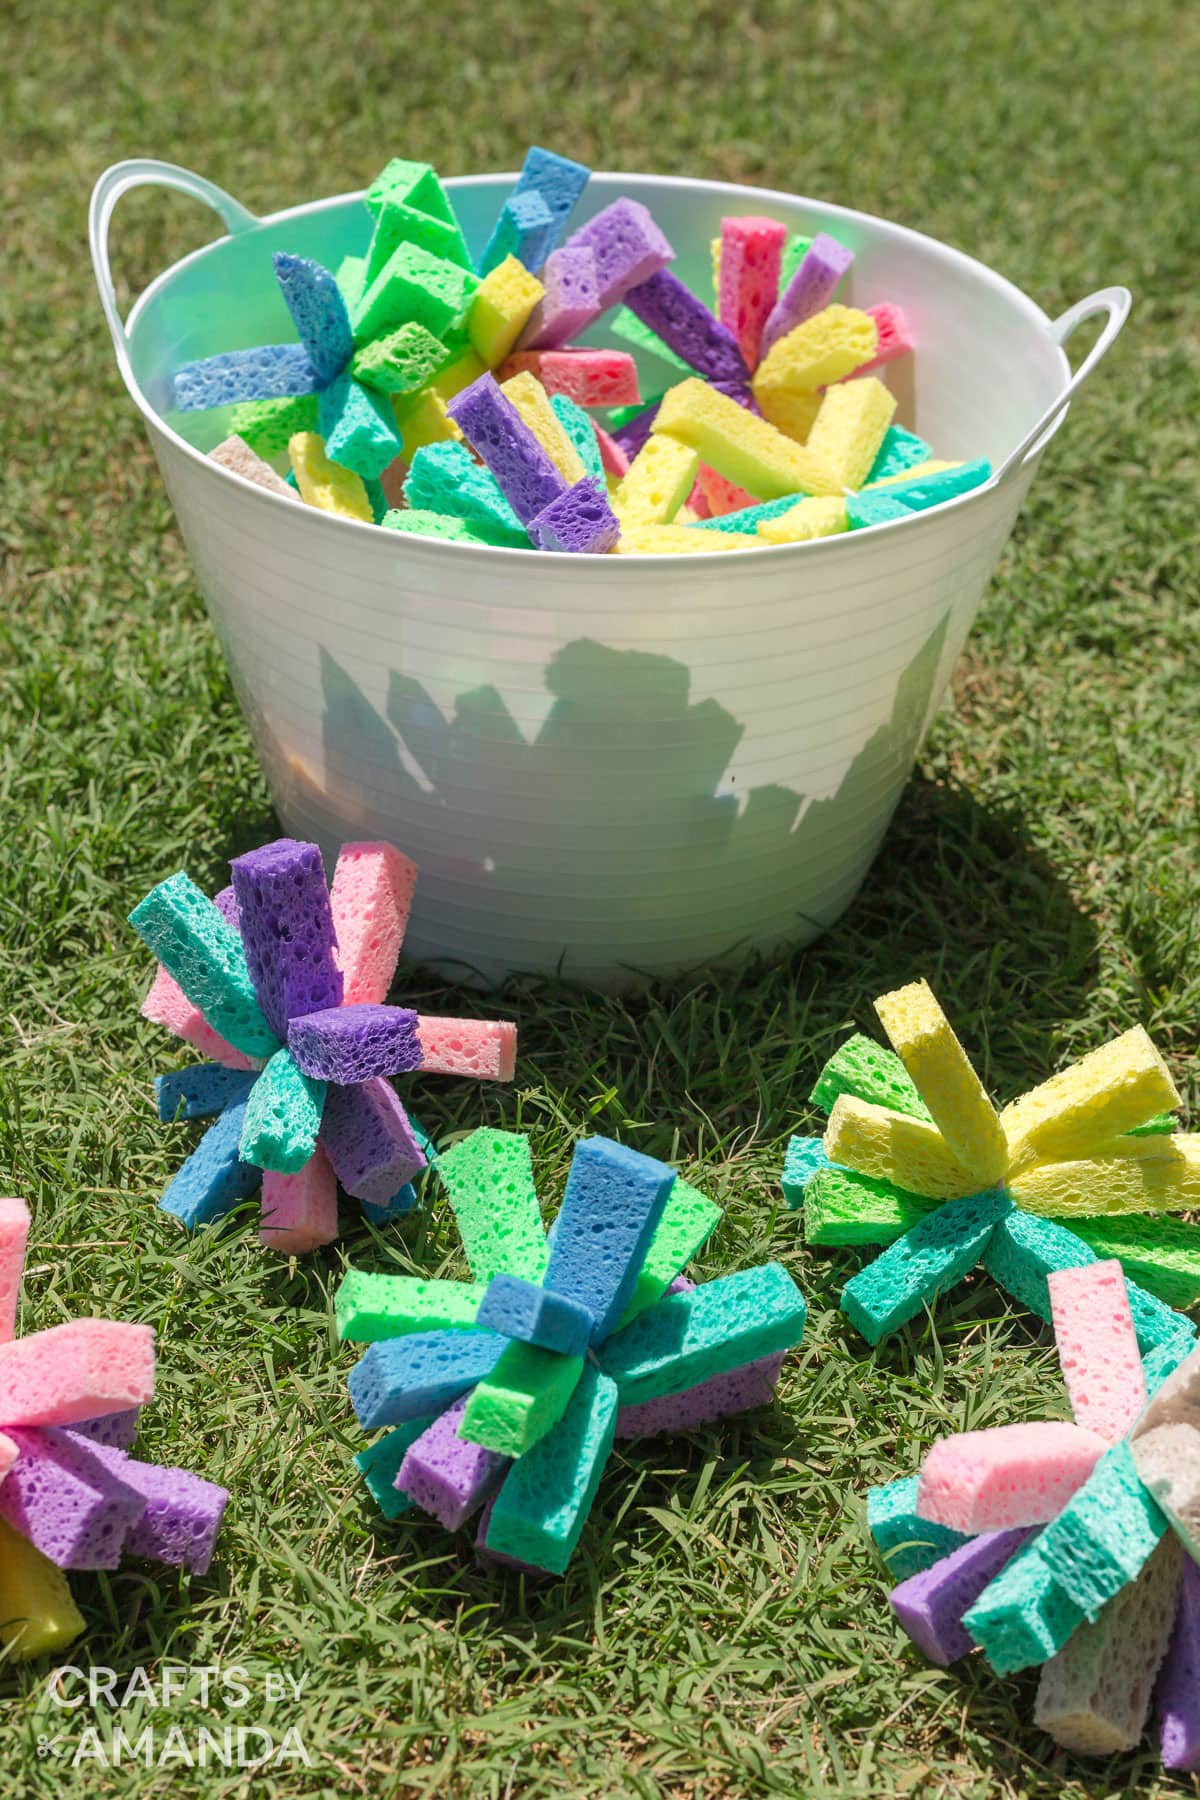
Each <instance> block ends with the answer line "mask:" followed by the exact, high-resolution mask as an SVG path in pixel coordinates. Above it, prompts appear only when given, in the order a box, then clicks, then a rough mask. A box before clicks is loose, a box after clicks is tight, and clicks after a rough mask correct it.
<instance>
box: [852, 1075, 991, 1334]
mask: <svg viewBox="0 0 1200 1800" xmlns="http://www.w3.org/2000/svg"><path fill="white" fill-rule="evenodd" d="M841 1104H842V1102H841V1101H839V1102H838V1105H839V1106H840V1105H841ZM1011 1207H1012V1201H1011V1200H1010V1199H1009V1198H1008V1196H1007V1195H1006V1194H1005V1193H1003V1192H1002V1191H1001V1190H993V1191H992V1192H990V1193H985V1194H972V1195H971V1196H970V1197H969V1198H967V1199H965V1200H957V1201H953V1202H951V1203H950V1204H949V1205H946V1206H939V1207H938V1209H937V1211H936V1212H933V1213H931V1214H930V1215H929V1217H928V1218H926V1219H922V1220H921V1221H920V1223H919V1224H917V1225H914V1226H913V1228H912V1230H911V1231H908V1232H906V1233H905V1234H904V1236H903V1237H902V1238H897V1240H896V1242H895V1243H894V1244H892V1245H891V1247H890V1248H889V1249H887V1250H885V1251H884V1252H883V1254H882V1256H878V1257H876V1259H875V1261H874V1262H873V1263H870V1264H869V1265H868V1266H867V1267H866V1268H865V1269H862V1270H860V1271H859V1273H858V1274H857V1275H855V1276H853V1277H852V1278H851V1279H850V1280H849V1281H848V1282H847V1283H846V1285H845V1287H844V1288H843V1289H842V1311H843V1312H844V1313H845V1314H846V1317H847V1318H848V1319H849V1320H850V1322H851V1323H852V1324H853V1325H855V1326H856V1327H857V1329H858V1330H859V1331H861V1332H862V1335H863V1336H864V1337H865V1338H866V1340H867V1342H868V1343H869V1344H877V1343H879V1342H880V1340H881V1339H882V1338H884V1337H886V1336H887V1335H888V1333H889V1332H892V1331H896V1330H898V1329H899V1327H900V1326H901V1325H904V1324H906V1323H907V1321H908V1320H909V1319H915V1318H916V1316H917V1314H918V1313H919V1312H920V1311H921V1309H922V1307H924V1306H926V1305H928V1304H930V1303H931V1302H932V1301H933V1300H934V1299H935V1298H936V1297H937V1295H938V1294H940V1293H941V1292H942V1291H943V1290H944V1289H945V1288H948V1287H953V1286H954V1284H955V1283H956V1282H958V1281H961V1280H962V1278H963V1276H964V1275H966V1274H967V1273H968V1271H969V1270H971V1269H972V1268H974V1266H975V1264H976V1263H977V1262H978V1261H979V1260H980V1258H981V1256H982V1255H983V1254H984V1251H985V1250H986V1249H987V1246H988V1242H989V1240H990V1238H991V1235H992V1232H993V1231H994V1230H995V1228H996V1226H997V1225H998V1224H999V1223H1000V1221H1001V1220H1002V1219H1003V1218H1004V1216H1005V1214H1006V1213H1007V1212H1008V1211H1010V1210H1011Z"/></svg>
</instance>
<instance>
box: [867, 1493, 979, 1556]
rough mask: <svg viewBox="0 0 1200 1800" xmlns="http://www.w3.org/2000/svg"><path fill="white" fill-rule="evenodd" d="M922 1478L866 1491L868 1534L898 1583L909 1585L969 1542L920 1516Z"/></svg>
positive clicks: (958, 1532)
mask: <svg viewBox="0 0 1200 1800" xmlns="http://www.w3.org/2000/svg"><path fill="white" fill-rule="evenodd" d="M919 1489H920V1476H918V1475H905V1476H902V1477H901V1479H900V1480H899V1481H889V1482H888V1483H887V1484H886V1486H884V1487H873V1488H869V1489H868V1490H867V1530H868V1531H869V1532H870V1533H871V1536H872V1538H873V1539H874V1541H875V1548H876V1549H877V1550H878V1552H879V1554H880V1556H882V1558H883V1560H884V1562H885V1563H886V1564H887V1566H888V1572H889V1574H891V1575H892V1576H894V1578H895V1579H896V1580H897V1581H908V1580H910V1579H911V1578H912V1576H914V1575H917V1574H919V1573H920V1572H921V1570H922V1569H931V1568H933V1566H934V1564H935V1563H938V1562H940V1561H941V1560H942V1558H943V1557H946V1556H950V1555H951V1554H952V1553H953V1552H954V1551H955V1550H957V1549H958V1548H959V1547H960V1546H961V1545H962V1544H965V1543H968V1542H969V1541H970V1540H969V1539H968V1538H965V1537H964V1536H963V1535H962V1533H961V1532H960V1531H948V1530H947V1528H946V1527H945V1526H944V1525H934V1524H933V1523H932V1522H931V1521H930V1520H929V1519H922V1518H919V1517H918V1516H917V1494H918V1491H919Z"/></svg>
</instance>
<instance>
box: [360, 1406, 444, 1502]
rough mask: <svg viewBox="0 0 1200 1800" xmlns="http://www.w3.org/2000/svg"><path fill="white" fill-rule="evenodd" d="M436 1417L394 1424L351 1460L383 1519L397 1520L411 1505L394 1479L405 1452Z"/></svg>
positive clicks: (398, 1471)
mask: <svg viewBox="0 0 1200 1800" xmlns="http://www.w3.org/2000/svg"><path fill="white" fill-rule="evenodd" d="M435 1417H436V1415H431V1416H430V1417H429V1418H427V1419H410V1420H409V1421H408V1423H407V1424H405V1425H397V1427H396V1429H395V1430H394V1431H389V1432H388V1434H387V1436H386V1437H381V1438H376V1440H375V1442H374V1443H373V1444H368V1445H367V1448H366V1449H365V1450H360V1451H359V1453H358V1455H357V1456H356V1457H355V1458H354V1466H355V1468H356V1469H357V1470H358V1472H359V1474H360V1475H361V1476H362V1478H363V1480H364V1481H365V1482H366V1484H367V1487H368V1489H369V1491H370V1493H371V1495H372V1497H373V1499H374V1500H375V1502H376V1504H377V1506H378V1507H379V1510H380V1512H381V1513H382V1514H383V1516H384V1518H385V1519H398V1518H399V1517H400V1514H401V1513H405V1512H407V1511H408V1509H409V1507H410V1506H411V1505H412V1501H411V1500H410V1499H409V1497H408V1495H407V1494H404V1493H401V1491H400V1489H399V1488H398V1487H397V1486H396V1477H397V1475H398V1474H399V1473H400V1464H401V1463H402V1462H403V1461H404V1458H405V1456H406V1455H407V1453H408V1451H409V1450H410V1449H411V1447H412V1446H413V1444H415V1443H416V1441H417V1439H418V1438H419V1437H420V1436H421V1434H422V1432H425V1431H427V1430H428V1429H429V1427H430V1426H431V1425H432V1424H433V1421H434V1418H435Z"/></svg>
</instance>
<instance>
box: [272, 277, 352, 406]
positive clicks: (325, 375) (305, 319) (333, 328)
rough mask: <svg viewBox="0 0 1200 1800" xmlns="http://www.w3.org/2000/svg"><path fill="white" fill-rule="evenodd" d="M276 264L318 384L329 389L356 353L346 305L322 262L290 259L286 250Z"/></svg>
mask: <svg viewBox="0 0 1200 1800" xmlns="http://www.w3.org/2000/svg"><path fill="white" fill-rule="evenodd" d="M274 263H275V277H276V279H277V281H278V282H279V285H280V287H281V288H282V290H283V298H284V303H285V304H286V306H287V309H288V311H289V312H290V313H291V315H292V324H293V325H294V326H295V327H296V336H297V337H298V338H299V339H300V342H301V343H302V344H303V346H304V348H305V350H306V352H307V353H308V360H309V361H310V362H311V363H312V366H313V368H314V369H315V370H316V372H317V380H318V382H319V383H320V385H321V386H322V387H327V386H328V385H329V383H330V382H331V381H332V380H333V378H334V376H335V375H339V374H340V373H341V371H342V370H343V369H344V368H345V366H346V364H347V363H348V362H349V361H350V358H351V357H352V356H353V354H354V336H353V333H352V332H351V330H350V317H349V314H348V313H347V311H346V302H345V301H344V300H343V298H342V295H341V292H340V290H339V288H338V285H337V282H336V281H335V280H334V278H333V276H332V275H331V274H330V273H329V270H328V269H326V268H323V267H322V265H321V264H320V263H318V262H311V261H310V260H309V258H308V257H307V256H288V255H287V254H286V253H285V252H284V251H282V250H279V251H276V253H275V257H274Z"/></svg>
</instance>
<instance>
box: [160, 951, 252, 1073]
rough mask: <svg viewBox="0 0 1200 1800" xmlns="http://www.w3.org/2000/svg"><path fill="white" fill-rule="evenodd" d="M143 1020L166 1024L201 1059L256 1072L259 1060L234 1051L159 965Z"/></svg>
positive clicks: (230, 1067) (173, 978)
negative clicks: (202, 1057)
mask: <svg viewBox="0 0 1200 1800" xmlns="http://www.w3.org/2000/svg"><path fill="white" fill-rule="evenodd" d="M140 1010H141V1015H142V1017H143V1019H149V1020H151V1021H152V1023H153V1024H155V1025H163V1026H165V1027H166V1029H167V1030H168V1031H170V1032H173V1033H174V1035H175V1036H176V1037H178V1038H182V1039H183V1040H184V1042H185V1043H188V1044H191V1045H193V1047H194V1048H195V1049H197V1050H199V1052H200V1054H201V1055H202V1056H207V1057H209V1058H211V1060H212V1061H213V1062H218V1063H222V1064H224V1066H225V1067H226V1068H227V1069H256V1068H257V1067H258V1064H259V1059H258V1058H256V1057H253V1056H244V1055H243V1054H242V1052H241V1051H240V1050H235V1049H234V1047H233V1045H232V1044H231V1043H228V1042H227V1041H226V1039H225V1038H223V1037H222V1036H221V1035H220V1033H219V1032H216V1031H214V1030H213V1028H212V1026H211V1025H210V1024H209V1023H208V1022H207V1020H206V1019H205V1017H204V1014H203V1013H202V1012H201V1011H200V1008H199V1007H198V1006H193V1005H192V1003H191V1001H190V1000H189V999H188V997H187V995H186V994H185V993H184V991H183V989H182V988H181V987H180V985H179V983H178V982H177V981H176V979H175V977H174V976H173V975H168V974H167V971H166V970H165V969H164V968H163V966H162V964H161V963H160V964H159V966H158V968H157V970H156V971H155V975H154V980H153V982H152V983H151V985H150V992H149V993H148V994H147V995H146V998H145V999H144V1000H143V1001H142V1004H141V1008H140Z"/></svg>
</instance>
